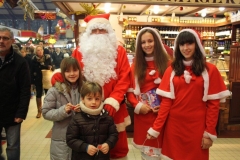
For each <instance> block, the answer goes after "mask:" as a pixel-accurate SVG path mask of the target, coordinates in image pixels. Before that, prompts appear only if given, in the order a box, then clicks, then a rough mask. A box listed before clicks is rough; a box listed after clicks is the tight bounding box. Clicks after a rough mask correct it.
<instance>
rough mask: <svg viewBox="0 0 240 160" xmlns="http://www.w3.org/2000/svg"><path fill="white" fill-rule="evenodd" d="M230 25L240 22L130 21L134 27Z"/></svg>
mask: <svg viewBox="0 0 240 160" xmlns="http://www.w3.org/2000/svg"><path fill="white" fill-rule="evenodd" d="M118 23H119V24H123V22H122V21H119V22H118ZM229 24H235V25H236V24H240V22H234V23H231V22H222V23H214V24H211V23H204V24H203V23H172V22H133V21H129V22H128V25H133V26H169V27H179V26H180V27H189V26H191V27H219V26H225V25H229Z"/></svg>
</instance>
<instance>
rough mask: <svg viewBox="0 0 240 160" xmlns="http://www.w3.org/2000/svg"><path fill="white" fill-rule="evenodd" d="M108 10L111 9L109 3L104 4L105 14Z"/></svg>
mask: <svg viewBox="0 0 240 160" xmlns="http://www.w3.org/2000/svg"><path fill="white" fill-rule="evenodd" d="M110 9H111V3H105V5H104V11H105V13H109V12H110Z"/></svg>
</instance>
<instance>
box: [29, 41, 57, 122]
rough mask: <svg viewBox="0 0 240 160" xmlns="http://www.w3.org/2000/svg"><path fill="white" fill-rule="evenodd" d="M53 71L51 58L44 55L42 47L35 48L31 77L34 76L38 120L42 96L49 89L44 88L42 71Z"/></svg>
mask: <svg viewBox="0 0 240 160" xmlns="http://www.w3.org/2000/svg"><path fill="white" fill-rule="evenodd" d="M43 69H46V70H53V65H52V62H51V57H50V56H49V55H48V54H43V48H42V46H40V45H38V46H36V48H35V56H33V58H32V67H31V75H32V81H31V82H32V84H34V85H35V87H36V103H37V108H38V113H37V116H36V118H40V117H41V113H42V94H43V90H44V92H45V94H46V93H47V89H44V88H43V83H42V79H43V75H42V70H43Z"/></svg>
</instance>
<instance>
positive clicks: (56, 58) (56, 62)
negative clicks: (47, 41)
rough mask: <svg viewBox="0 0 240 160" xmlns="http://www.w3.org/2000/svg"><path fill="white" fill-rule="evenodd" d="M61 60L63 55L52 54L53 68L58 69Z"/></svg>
mask: <svg viewBox="0 0 240 160" xmlns="http://www.w3.org/2000/svg"><path fill="white" fill-rule="evenodd" d="M63 58H64V54H63V53H62V52H60V53H59V55H57V53H56V52H53V54H52V60H53V64H54V66H55V69H58V68H60V64H61V62H62V60H63Z"/></svg>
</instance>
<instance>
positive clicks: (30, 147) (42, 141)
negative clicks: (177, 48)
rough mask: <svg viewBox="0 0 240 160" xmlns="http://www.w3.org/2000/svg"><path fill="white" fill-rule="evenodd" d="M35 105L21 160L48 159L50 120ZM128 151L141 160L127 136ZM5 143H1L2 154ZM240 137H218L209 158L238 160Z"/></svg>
mask: <svg viewBox="0 0 240 160" xmlns="http://www.w3.org/2000/svg"><path fill="white" fill-rule="evenodd" d="M36 114H37V107H36V101H35V97H34V98H33V99H31V100H30V106H29V112H28V116H27V119H26V120H25V121H24V122H23V123H22V130H21V160H49V159H50V156H49V150H50V138H46V136H47V135H48V133H49V131H50V130H51V127H52V122H50V121H47V120H44V119H43V118H42V117H41V118H40V119H37V118H35V116H36ZM128 141H129V149H130V151H129V153H128V156H127V160H141V156H140V152H139V150H137V149H135V148H134V147H133V146H132V144H131V141H132V138H128ZM5 148H6V143H5V144H4V145H3V149H4V155H5V154H6V153H5ZM239 157H240V138H219V139H217V140H216V141H215V142H214V144H213V147H212V148H211V150H210V160H239Z"/></svg>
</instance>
